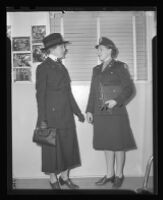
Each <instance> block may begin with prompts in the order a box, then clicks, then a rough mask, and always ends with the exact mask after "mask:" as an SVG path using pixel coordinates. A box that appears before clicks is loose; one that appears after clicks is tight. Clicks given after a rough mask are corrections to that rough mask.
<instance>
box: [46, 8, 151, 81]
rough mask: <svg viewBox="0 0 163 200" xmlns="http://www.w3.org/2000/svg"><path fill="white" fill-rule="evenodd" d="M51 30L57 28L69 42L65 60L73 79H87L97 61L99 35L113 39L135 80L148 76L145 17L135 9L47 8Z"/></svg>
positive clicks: (53, 30) (119, 57)
mask: <svg viewBox="0 0 163 200" xmlns="http://www.w3.org/2000/svg"><path fill="white" fill-rule="evenodd" d="M50 16H51V17H50V19H51V23H50V24H51V32H60V33H61V34H62V35H63V36H64V39H65V40H69V41H70V42H71V44H70V45H69V46H68V50H69V54H67V57H66V59H65V61H64V63H65V65H66V67H67V68H68V70H69V73H70V76H71V79H72V80H73V81H90V80H91V74H92V68H93V67H94V66H96V65H97V64H98V63H99V61H98V59H97V55H96V50H95V48H94V46H95V45H96V44H97V43H98V39H99V37H101V36H106V37H108V38H110V39H111V40H113V42H114V43H115V44H116V46H117V47H118V49H119V55H118V58H117V59H118V60H121V61H123V62H126V63H127V64H128V66H129V71H130V74H131V76H132V78H133V79H134V80H147V79H148V74H147V71H148V70H147V62H146V18H145V12H142V11H137V12H132V11H103V12H101V11H100V12H99V11H89V12H88V11H74V12H69V11H66V12H65V14H60V13H55V12H50Z"/></svg>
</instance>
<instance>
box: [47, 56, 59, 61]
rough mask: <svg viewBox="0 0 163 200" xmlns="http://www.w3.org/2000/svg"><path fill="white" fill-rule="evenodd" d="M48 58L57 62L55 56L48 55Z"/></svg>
mask: <svg viewBox="0 0 163 200" xmlns="http://www.w3.org/2000/svg"><path fill="white" fill-rule="evenodd" d="M48 57H49V58H51V59H52V60H54V61H57V56H54V55H52V54H49V56H48Z"/></svg>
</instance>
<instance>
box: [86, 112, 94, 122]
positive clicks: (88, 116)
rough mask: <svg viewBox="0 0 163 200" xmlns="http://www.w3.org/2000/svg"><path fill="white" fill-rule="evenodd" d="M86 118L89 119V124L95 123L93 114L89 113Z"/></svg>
mask: <svg viewBox="0 0 163 200" xmlns="http://www.w3.org/2000/svg"><path fill="white" fill-rule="evenodd" d="M86 118H87V122H88V123H92V122H93V115H92V113H90V112H87V115H86Z"/></svg>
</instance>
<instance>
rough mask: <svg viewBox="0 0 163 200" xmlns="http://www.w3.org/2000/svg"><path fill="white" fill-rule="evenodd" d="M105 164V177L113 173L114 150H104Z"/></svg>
mask: <svg viewBox="0 0 163 200" xmlns="http://www.w3.org/2000/svg"><path fill="white" fill-rule="evenodd" d="M105 158H106V166H107V178H109V177H112V176H113V175H114V162H115V153H114V151H105Z"/></svg>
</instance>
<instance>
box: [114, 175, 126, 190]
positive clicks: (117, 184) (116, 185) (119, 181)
mask: <svg viewBox="0 0 163 200" xmlns="http://www.w3.org/2000/svg"><path fill="white" fill-rule="evenodd" d="M123 181H124V175H123V176H122V177H121V178H120V177H118V176H116V177H115V180H114V183H113V188H115V189H116V188H119V187H121V185H122V183H123Z"/></svg>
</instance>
